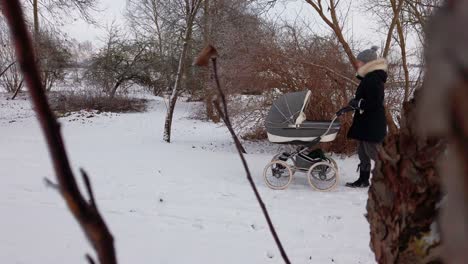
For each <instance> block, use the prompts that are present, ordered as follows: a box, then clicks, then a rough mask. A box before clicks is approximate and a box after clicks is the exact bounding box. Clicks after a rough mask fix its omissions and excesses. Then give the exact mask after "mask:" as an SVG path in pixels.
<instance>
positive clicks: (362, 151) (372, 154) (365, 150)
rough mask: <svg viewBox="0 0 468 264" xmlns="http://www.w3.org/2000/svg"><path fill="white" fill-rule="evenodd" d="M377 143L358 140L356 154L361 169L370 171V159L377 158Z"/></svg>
mask: <svg viewBox="0 0 468 264" xmlns="http://www.w3.org/2000/svg"><path fill="white" fill-rule="evenodd" d="M378 145H379V144H377V143H372V142H366V141H359V146H358V156H359V161H360V162H361V163H360V164H359V168H360V169H361V171H370V170H371V160H373V161H374V162H375V160H376V159H377V147H378Z"/></svg>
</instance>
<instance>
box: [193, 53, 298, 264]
mask: <svg viewBox="0 0 468 264" xmlns="http://www.w3.org/2000/svg"><path fill="white" fill-rule="evenodd" d="M208 48H209V49H211V51H209V52H206V51H207V49H205V50H204V51H203V52H202V53H201V54H200V56H199V57H198V58H197V60H196V62H195V65H198V66H208V64H207V63H206V62H207V61H209V60H207V57H208V59H209V58H211V62H212V64H213V73H214V78H215V81H216V88H217V89H218V93H219V96H220V97H221V99H222V100H221V102H222V104H223V109H224V110H222V109H221V106H220V105H219V104H216V103H215V107H216V110H217V111H218V113H219V115H220V116H221V118H222V119H223V121H224V123H225V124H226V126H227V128H228V130H229V132H230V133H231V136H232V138H233V139H234V142H235V144H236V148H237V151H238V152H239V156H240V158H241V160H242V165H243V166H244V169H245V172H246V174H247V179H248V181H249V183H250V186H251V187H252V190H253V191H254V193H255V197H256V198H257V201H258V203H259V205H260V207H261V209H262V212H263V215H264V216H265V219H266V221H267V223H268V227H269V229H270V232H271V234H272V235H273V238H274V240H275V242H276V245H277V246H278V249H279V251H280V253H281V256H282V258H283V260H284V262H285V263H286V264H290V263H291V262H290V261H289V258H288V256H287V254H286V251H285V250H284V247H283V245H282V243H281V240H280V239H279V237H278V234H277V233H276V230H275V227H274V225H273V222H272V221H271V218H270V215H269V214H268V210H267V208H266V206H265V203H263V200H262V197H261V196H260V193H259V192H258V190H257V187H256V186H255V182H254V180H253V178H252V174H251V173H250V169H249V166H248V164H247V161H246V160H245V157H244V154H243V153H245V150H244V148H243V147H242V144H241V143H240V141H239V139H238V137H237V136H236V133H235V132H234V129H233V127H232V125H231V122H230V121H229V115H228V112H227V104H226V97H225V95H224V92H223V90H222V89H221V85H220V82H219V77H218V70H217V64H216V54H217V53H216V49H215V48H214V47H212V46H209V47H208ZM200 62H201V63H200Z"/></svg>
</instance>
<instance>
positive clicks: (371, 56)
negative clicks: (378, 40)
mask: <svg viewBox="0 0 468 264" xmlns="http://www.w3.org/2000/svg"><path fill="white" fill-rule="evenodd" d="M378 50H379V47H377V46H372V48H370V49H366V50H363V51H361V53H359V55H358V56H357V59H358V60H360V61H362V62H364V63H368V62H369V61H373V60H376V59H377V51H378Z"/></svg>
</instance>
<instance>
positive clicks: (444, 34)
mask: <svg viewBox="0 0 468 264" xmlns="http://www.w3.org/2000/svg"><path fill="white" fill-rule="evenodd" d="M427 24H428V25H427V28H426V30H427V35H426V41H427V45H426V47H427V49H426V60H425V61H426V62H427V71H426V73H425V74H424V75H425V82H424V89H423V90H422V96H421V99H422V100H421V106H420V107H419V109H418V115H419V120H418V121H419V129H420V130H419V131H420V133H421V135H422V136H440V137H444V138H445V139H446V140H447V141H448V146H449V147H448V150H447V152H446V155H445V158H444V159H442V160H441V163H442V165H441V166H439V171H440V174H441V175H442V176H443V177H442V181H443V185H444V187H445V190H446V192H447V196H446V197H445V199H444V202H443V203H442V204H441V208H442V209H441V211H442V212H441V215H442V216H441V222H442V237H443V241H444V247H443V248H444V252H443V257H444V261H445V262H446V263H466V262H467V259H468V115H467V112H468V104H467V102H468V50H467V49H466V47H467V46H468V38H467V37H466V25H468V2H467V1H447V2H446V4H445V6H444V7H442V8H440V9H438V11H437V14H436V15H435V16H434V18H433V19H431V21H430V22H429V23H427ZM428 117H429V118H428Z"/></svg>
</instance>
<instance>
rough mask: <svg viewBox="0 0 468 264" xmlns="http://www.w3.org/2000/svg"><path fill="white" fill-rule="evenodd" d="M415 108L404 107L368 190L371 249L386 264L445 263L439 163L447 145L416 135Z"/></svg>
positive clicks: (384, 147) (381, 152) (410, 106)
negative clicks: (440, 207)
mask: <svg viewBox="0 0 468 264" xmlns="http://www.w3.org/2000/svg"><path fill="white" fill-rule="evenodd" d="M415 104H416V102H415V99H413V100H412V101H410V102H407V103H405V104H404V107H403V109H404V110H403V114H404V115H403V118H402V120H401V128H400V131H399V133H398V134H394V135H391V136H389V137H388V138H387V139H386V141H385V143H384V146H383V148H382V149H381V150H380V153H379V160H380V161H379V162H377V164H376V168H375V170H374V172H373V178H372V185H371V187H370V188H369V200H368V203H367V212H368V214H367V219H368V221H369V224H370V229H371V248H372V250H373V251H374V253H375V257H376V260H377V262H378V263H382V264H389V263H408V264H409V263H438V262H437V261H440V259H439V258H440V236H439V231H438V229H437V226H438V224H437V217H438V209H437V206H438V203H439V202H440V200H441V195H442V192H441V187H440V177H439V174H438V173H437V170H436V162H437V161H438V160H439V159H440V158H441V154H443V151H444V149H445V144H443V143H442V142H441V140H438V139H428V140H423V139H421V138H420V137H419V136H418V135H417V131H416V114H415V113H416V111H415V108H416V107H415ZM432 261H435V262H432Z"/></svg>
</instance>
